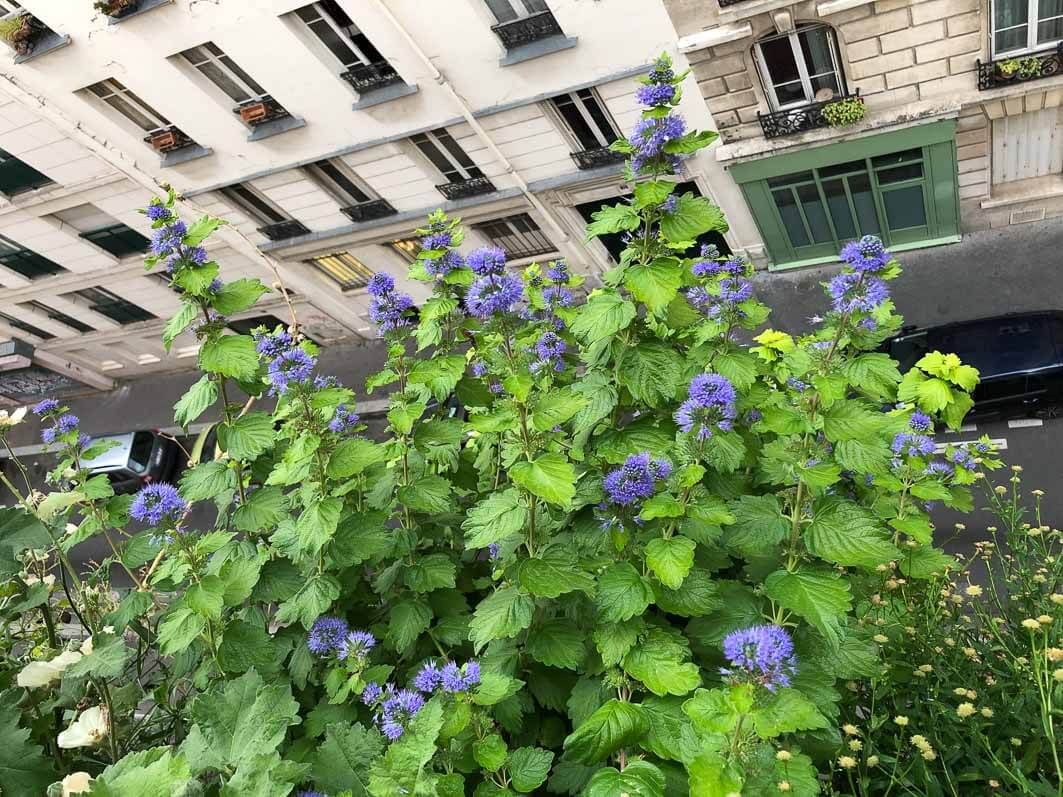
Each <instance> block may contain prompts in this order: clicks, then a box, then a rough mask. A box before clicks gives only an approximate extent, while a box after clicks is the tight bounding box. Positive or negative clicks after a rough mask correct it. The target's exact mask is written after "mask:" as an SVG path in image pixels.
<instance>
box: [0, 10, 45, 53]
mask: <svg viewBox="0 0 1063 797" xmlns="http://www.w3.org/2000/svg"><path fill="white" fill-rule="evenodd" d="M44 30H45V28H44V26H43V25H41V23H40V22H38V21H37V18H36V17H34V16H33V15H32V14H18V15H17V16H14V17H11V18H9V19H3V20H0V39H3V40H4V41H5V42H7V43H8V44H9V45H11V47H12V49H14V51H15V53H16V54H18V55H29V54H30V53H32V52H33V48H34V47H35V46H36V44H37V40H38V39H39V38H40V36H41V33H43V32H44Z"/></svg>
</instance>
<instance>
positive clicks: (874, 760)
mask: <svg viewBox="0 0 1063 797" xmlns="http://www.w3.org/2000/svg"><path fill="white" fill-rule="evenodd" d="M867 765H868V766H869V767H877V766H878V756H877V755H869V756H868V757H867Z"/></svg>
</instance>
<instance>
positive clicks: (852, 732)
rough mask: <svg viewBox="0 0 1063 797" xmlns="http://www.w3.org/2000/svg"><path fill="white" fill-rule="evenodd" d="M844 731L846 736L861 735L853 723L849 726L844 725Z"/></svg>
mask: <svg viewBox="0 0 1063 797" xmlns="http://www.w3.org/2000/svg"><path fill="white" fill-rule="evenodd" d="M842 730H843V731H844V732H845V734H846V736H859V735H860V729H859V728H857V727H856V726H855V725H853V724H851V723H850V724H847V725H842Z"/></svg>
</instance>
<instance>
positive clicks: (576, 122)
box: [551, 89, 620, 150]
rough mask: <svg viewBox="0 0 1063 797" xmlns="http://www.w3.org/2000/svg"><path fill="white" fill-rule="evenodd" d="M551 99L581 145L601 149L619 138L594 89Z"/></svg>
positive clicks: (581, 90) (569, 130)
mask: <svg viewBox="0 0 1063 797" xmlns="http://www.w3.org/2000/svg"><path fill="white" fill-rule="evenodd" d="M551 102H553V104H554V107H555V108H556V109H557V112H558V113H559V114H561V118H562V119H563V120H564V122H565V127H566V128H568V132H569V133H571V134H572V137H573V138H574V139H575V140H576V143H577V145H578V146H579V148H580V149H582V150H588V149H602V148H603V147H608V146H609V145H610V144H612V143H613V142H614V141H616V140H617V139H618V138H620V136H619V134H618V133H617V132H616V127H615V126H614V125H613V122H612V120H611V119H610V118H609V113H608V112H607V111H606V110H605V105H604V104H603V103H602V101H601V100H600V99H598V96H597V95H596V94H595V93H594V89H580V90H579V91H574V92H572V93H570V94H562V95H561V96H560V97H554V98H553V99H552V100H551Z"/></svg>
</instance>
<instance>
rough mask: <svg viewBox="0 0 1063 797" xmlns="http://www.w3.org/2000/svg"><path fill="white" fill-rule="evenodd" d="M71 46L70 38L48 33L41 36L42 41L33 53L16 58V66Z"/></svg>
mask: <svg viewBox="0 0 1063 797" xmlns="http://www.w3.org/2000/svg"><path fill="white" fill-rule="evenodd" d="M68 44H70V37H69V36H60V35H59V34H58V33H54V32H52V31H48V33H46V34H44V35H43V36H41V40H40V41H39V42H37V44H36V45H35V46H34V48H33V52H31V53H29V54H28V55H17V56H15V63H16V64H24V63H26V62H27V61H32V60H33V59H34V58H39V57H40V56H42V55H47V54H48V53H50V52H52V51H54V50H59V49H61V48H63V47H66V46H67V45H68Z"/></svg>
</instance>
